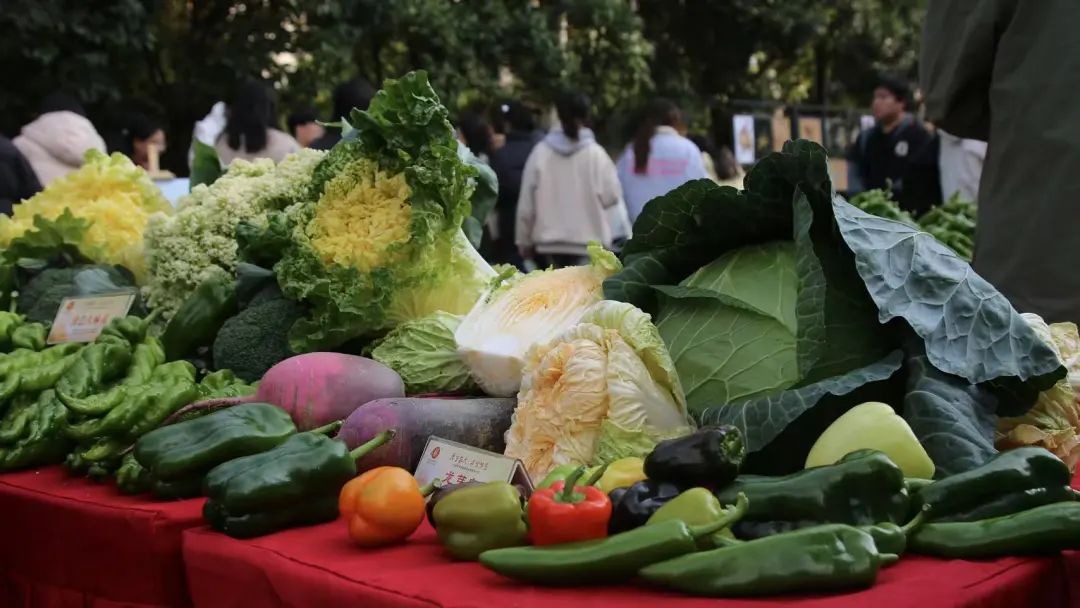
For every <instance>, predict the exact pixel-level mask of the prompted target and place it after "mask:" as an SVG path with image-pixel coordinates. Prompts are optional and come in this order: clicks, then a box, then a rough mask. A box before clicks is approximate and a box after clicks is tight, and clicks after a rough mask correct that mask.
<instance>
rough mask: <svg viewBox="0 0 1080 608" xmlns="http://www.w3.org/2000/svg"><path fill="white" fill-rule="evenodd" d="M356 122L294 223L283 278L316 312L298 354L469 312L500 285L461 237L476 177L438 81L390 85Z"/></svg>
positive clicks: (419, 78)
mask: <svg viewBox="0 0 1080 608" xmlns="http://www.w3.org/2000/svg"><path fill="white" fill-rule="evenodd" d="M350 122H351V123H352V124H351V125H350V126H349V127H348V128H347V129H346V132H345V135H344V137H343V139H342V141H341V142H340V143H339V144H338V145H337V146H335V147H334V149H333V150H331V151H330V153H329V154H328V155H327V157H326V159H325V160H323V161H322V162H321V163H320V165H319V166H318V167H317V168H316V169H315V173H314V177H313V178H312V184H311V193H310V196H309V197H308V200H305V201H302V202H299V203H297V204H296V205H294V206H293V207H290V208H289V209H288V210H286V211H285V212H284V214H283V215H284V217H285V218H287V220H288V225H289V226H290V227H291V233H290V235H291V236H290V239H289V242H288V243H286V244H285V246H284V249H283V251H282V252H281V259H280V261H278V263H277V264H276V265H275V268H274V270H275V272H276V273H277V277H278V283H279V284H280V285H281V288H282V290H283V291H284V292H285V294H286V295H287V296H288V297H290V298H292V299H295V300H302V301H305V302H306V303H307V304H309V305H310V306H311V309H312V310H311V313H310V315H309V316H308V317H307V318H304V319H301V320H300V321H298V322H297V323H296V324H295V325H293V328H292V331H291V333H290V336H289V337H290V344H291V346H292V348H293V349H294V350H296V351H297V352H307V351H312V350H319V349H328V348H333V347H336V346H338V345H340V344H343V343H344V342H347V341H349V340H352V339H354V338H369V337H373V336H375V335H378V334H381V333H384V332H385V331H387V330H389V329H391V328H393V327H395V326H397V325H398V324H400V323H402V322H404V321H407V320H410V319H417V318H420V317H424V316H427V315H429V314H431V313H433V312H436V311H440V310H441V311H445V312H449V313H453V314H463V313H465V312H467V311H468V310H469V308H470V307H471V306H472V305H473V303H475V302H476V300H477V299H478V298H479V296H480V293H481V292H482V291H483V290H484V289H485V288H486V286H487V284H488V282H489V281H490V280H491V279H492V278H494V276H495V272H494V271H493V270H492V269H491V267H490V266H488V265H487V263H486V262H484V260H483V259H482V258H481V257H480V256H479V254H478V253H477V252H476V250H475V249H473V247H472V245H470V244H469V242H468V240H467V239H466V238H465V234H464V233H463V232H462V228H461V227H462V223H463V222H464V221H465V218H466V217H468V216H469V212H470V202H469V197H470V195H471V194H472V192H473V188H474V187H475V181H476V170H475V169H473V168H472V167H469V166H468V165H467V164H466V163H465V162H464V161H462V160H461V159H460V158H459V156H458V153H457V142H456V140H455V139H454V135H453V130H452V128H451V126H450V123H449V121H448V120H447V112H446V108H444V107H443V106H442V104H441V103H440V102H439V99H438V96H436V94H435V92H434V91H433V90H432V89H431V86H430V85H429V84H428V80H427V74H426V73H424V72H412V73H410V74H408V75H406V76H405V77H403V78H401V79H400V80H388V81H386V84H385V87H384V89H383V90H382V91H380V92H379V93H378V94H377V95H376V96H375V98H374V99H373V100H372V102H371V106H370V108H369V109H368V111H366V112H360V111H355V110H354V112H353V114H352V116H351V117H350Z"/></svg>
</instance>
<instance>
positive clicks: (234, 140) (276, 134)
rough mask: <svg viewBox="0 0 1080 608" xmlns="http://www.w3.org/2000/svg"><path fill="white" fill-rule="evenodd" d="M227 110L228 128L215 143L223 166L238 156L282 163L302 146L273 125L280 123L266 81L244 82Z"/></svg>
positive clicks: (226, 124)
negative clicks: (264, 82) (267, 159)
mask: <svg viewBox="0 0 1080 608" xmlns="http://www.w3.org/2000/svg"><path fill="white" fill-rule="evenodd" d="M228 112H229V118H228V121H227V122H226V123H225V132H224V133H222V134H221V135H220V136H219V137H218V140H217V142H215V143H214V149H215V150H217V154H218V160H220V161H221V164H222V165H223V166H226V167H227V166H228V165H229V163H231V162H232V161H233V160H235V159H237V158H242V159H244V160H248V161H251V160H255V159H256V158H269V159H270V160H272V161H274V162H275V163H279V162H281V161H282V160H283V159H284V158H285V157H286V156H288V155H289V154H292V153H293V152H298V151H299V150H300V144H298V143H296V140H295V139H293V138H292V136H291V135H289V134H288V133H285V132H283V131H279V130H278V129H275V128H273V127H272V126H270V125H273V124H276V123H277V115H276V113H275V103H274V96H273V92H272V91H271V90H270V87H268V86H266V85H265V84H263V83H261V82H258V81H254V80H251V81H248V82H245V83H244V84H242V85H241V86H240V89H239V90H238V91H237V94H236V97H235V98H234V99H233V101H232V103H231V104H229V110H228Z"/></svg>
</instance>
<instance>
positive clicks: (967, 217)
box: [851, 190, 976, 262]
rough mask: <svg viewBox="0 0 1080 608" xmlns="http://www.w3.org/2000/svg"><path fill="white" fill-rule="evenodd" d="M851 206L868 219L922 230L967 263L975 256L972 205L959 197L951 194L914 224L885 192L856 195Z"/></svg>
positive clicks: (972, 203)
mask: <svg viewBox="0 0 1080 608" xmlns="http://www.w3.org/2000/svg"><path fill="white" fill-rule="evenodd" d="M851 204H852V205H854V206H856V207H858V208H859V209H861V210H862V211H865V212H866V213H869V214H871V215H876V216H878V217H881V218H885V219H887V220H894V221H897V222H901V223H903V224H907V225H908V226H911V227H912V228H918V229H920V230H924V231H925V232H926V233H928V234H930V235H931V236H933V237H934V238H936V239H937V240H939V241H941V242H942V243H943V244H945V245H947V246H948V247H950V248H951V249H952V250H953V251H955V252H956V255H958V256H960V257H962V258H964V259H965V260H967V261H969V262H970V261H971V258H972V256H973V255H974V253H975V221H976V208H975V203H974V202H973V201H966V200H963V199H961V198H960V194H959V193H955V194H953V195H952V196H951V197H950V198H949V200H947V201H945V203H944V204H943V205H938V206H936V207H934V208H933V209H931V210H930V211H927V212H926V213H924V214H923V215H922V216H920V217H919V219H918V220H916V219H915V218H913V217H911V214H910V213H908V212H907V211H904V210H902V209H900V205H899V204H897V202H896V201H895V200H893V198H892V192H890V191H889V190H867V191H866V192H860V193H859V194H856V195H855V196H853V197H852V198H851Z"/></svg>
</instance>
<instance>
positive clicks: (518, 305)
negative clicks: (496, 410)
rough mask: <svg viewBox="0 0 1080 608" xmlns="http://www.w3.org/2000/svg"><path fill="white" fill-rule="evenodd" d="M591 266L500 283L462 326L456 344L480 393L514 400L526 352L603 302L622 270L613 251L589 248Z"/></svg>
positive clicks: (523, 276) (547, 271) (486, 295)
mask: <svg viewBox="0 0 1080 608" xmlns="http://www.w3.org/2000/svg"><path fill="white" fill-rule="evenodd" d="M589 259H590V264H589V265H588V266H572V267H568V268H560V269H558V270H537V271H534V272H530V273H528V274H525V275H520V274H519V275H515V276H512V277H510V278H508V279H507V280H505V281H503V282H501V283H499V284H497V285H496V286H495V287H493V288H492V289H491V290H490V291H489V292H488V293H487V294H485V295H483V296H482V297H481V298H480V300H479V301H478V302H477V303H476V305H475V306H473V308H472V310H470V311H469V314H468V315H466V316H465V318H464V319H463V320H462V321H461V325H459V326H458V328H457V331H455V332H454V340H455V341H456V342H457V348H458V353H459V354H460V355H461V359H462V360H463V361H465V364H466V365H467V366H468V367H469V372H470V373H471V374H472V376H473V378H474V379H475V380H476V382H477V384H479V385H480V388H482V389H483V390H484V392H486V393H487V394H489V395H492V396H494V397H513V396H514V395H515V394H516V393H517V392H518V388H519V387H520V386H521V372H522V368H523V366H524V361H525V353H527V352H528V350H529V348H531V347H532V346H533V345H534V344H542V343H545V342H547V341H549V340H551V339H552V338H554V337H555V336H558V335H559V334H561V333H562V332H563V331H565V330H566V329H567V328H568V327H571V326H573V325H574V324H575V323H577V322H578V320H579V319H580V318H581V315H582V313H583V312H585V309H587V308H588V307H589V306H591V305H593V304H595V303H597V302H599V301H600V300H602V299H603V291H604V290H603V282H604V279H606V278H607V277H609V276H611V275H612V274H614V273H616V272H618V271H619V270H620V269H621V268H622V265H621V264H619V260H618V259H617V258H616V257H615V254H613V253H611V252H610V251H605V250H604V249H603V247H601V246H600V245H598V244H595V243H594V244H591V245H589Z"/></svg>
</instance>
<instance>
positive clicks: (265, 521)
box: [203, 494, 338, 538]
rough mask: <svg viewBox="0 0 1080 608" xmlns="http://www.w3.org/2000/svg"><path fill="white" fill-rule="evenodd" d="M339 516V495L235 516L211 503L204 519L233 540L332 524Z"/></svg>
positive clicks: (207, 504) (205, 510)
mask: <svg viewBox="0 0 1080 608" xmlns="http://www.w3.org/2000/svg"><path fill="white" fill-rule="evenodd" d="M337 516H338V497H337V495H336V494H335V495H333V496H331V495H325V496H320V497H315V498H312V499H311V500H309V501H306V502H304V503H298V504H294V505H290V506H288V507H278V508H274V509H269V510H266V511H256V512H253V513H243V514H240V515H232V514H230V513H229V512H228V511H226V510H225V509H224V507H222V506H221V505H220V504H219V503H215V502H213V501H210V500H208V501H206V504H205V505H204V506H203V518H204V519H205V520H206V521H207V523H209V524H210V527H211V528H213V529H215V530H218V531H220V532H224V533H225V534H227V535H229V536H231V537H233V538H254V537H256V536H262V535H264V534H269V533H270V532H275V531H277V530H284V529H286V528H295V527H298V526H309V525H313V524H319V523H323V522H327V521H333V520H334V519H335V518H337Z"/></svg>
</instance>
